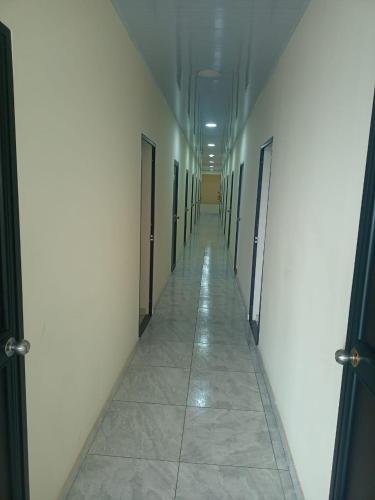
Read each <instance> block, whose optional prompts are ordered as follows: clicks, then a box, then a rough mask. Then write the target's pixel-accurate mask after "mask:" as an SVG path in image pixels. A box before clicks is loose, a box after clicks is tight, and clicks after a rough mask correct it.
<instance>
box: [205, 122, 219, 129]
mask: <svg viewBox="0 0 375 500" xmlns="http://www.w3.org/2000/svg"><path fill="white" fill-rule="evenodd" d="M216 126H217V125H216V123H206V127H208V128H215V127H216Z"/></svg>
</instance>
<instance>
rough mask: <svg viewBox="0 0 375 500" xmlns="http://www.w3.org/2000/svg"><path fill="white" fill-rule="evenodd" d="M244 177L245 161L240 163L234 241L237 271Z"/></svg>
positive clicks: (235, 270)
mask: <svg viewBox="0 0 375 500" xmlns="http://www.w3.org/2000/svg"><path fill="white" fill-rule="evenodd" d="M242 177H243V163H241V165H240V176H239V179H238V198H237V218H236V239H235V243H234V266H233V269H234V272H235V273H237V251H238V235H239V233H240V220H241V194H242Z"/></svg>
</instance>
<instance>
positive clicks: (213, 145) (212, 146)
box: [207, 144, 215, 148]
mask: <svg viewBox="0 0 375 500" xmlns="http://www.w3.org/2000/svg"><path fill="white" fill-rule="evenodd" d="M207 146H208V147H209V148H214V147H215V144H207Z"/></svg>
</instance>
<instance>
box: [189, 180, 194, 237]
mask: <svg viewBox="0 0 375 500" xmlns="http://www.w3.org/2000/svg"><path fill="white" fill-rule="evenodd" d="M190 204H191V206H190V234H191V233H192V232H193V217H194V174H191V200H190Z"/></svg>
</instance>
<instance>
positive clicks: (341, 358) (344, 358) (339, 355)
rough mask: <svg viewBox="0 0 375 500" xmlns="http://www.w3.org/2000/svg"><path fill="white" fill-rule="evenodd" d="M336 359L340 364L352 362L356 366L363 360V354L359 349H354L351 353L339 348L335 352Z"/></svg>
mask: <svg viewBox="0 0 375 500" xmlns="http://www.w3.org/2000/svg"><path fill="white" fill-rule="evenodd" d="M335 360H336V363H338V364H339V365H347V364H348V363H350V364H351V365H352V366H353V367H354V368H356V367H357V366H358V365H359V363H360V362H361V356H360V355H359V352H358V351H357V349H354V348H353V349H352V350H351V351H350V353H348V352H346V351H345V350H344V349H339V350H338V351H336V352H335Z"/></svg>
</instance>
